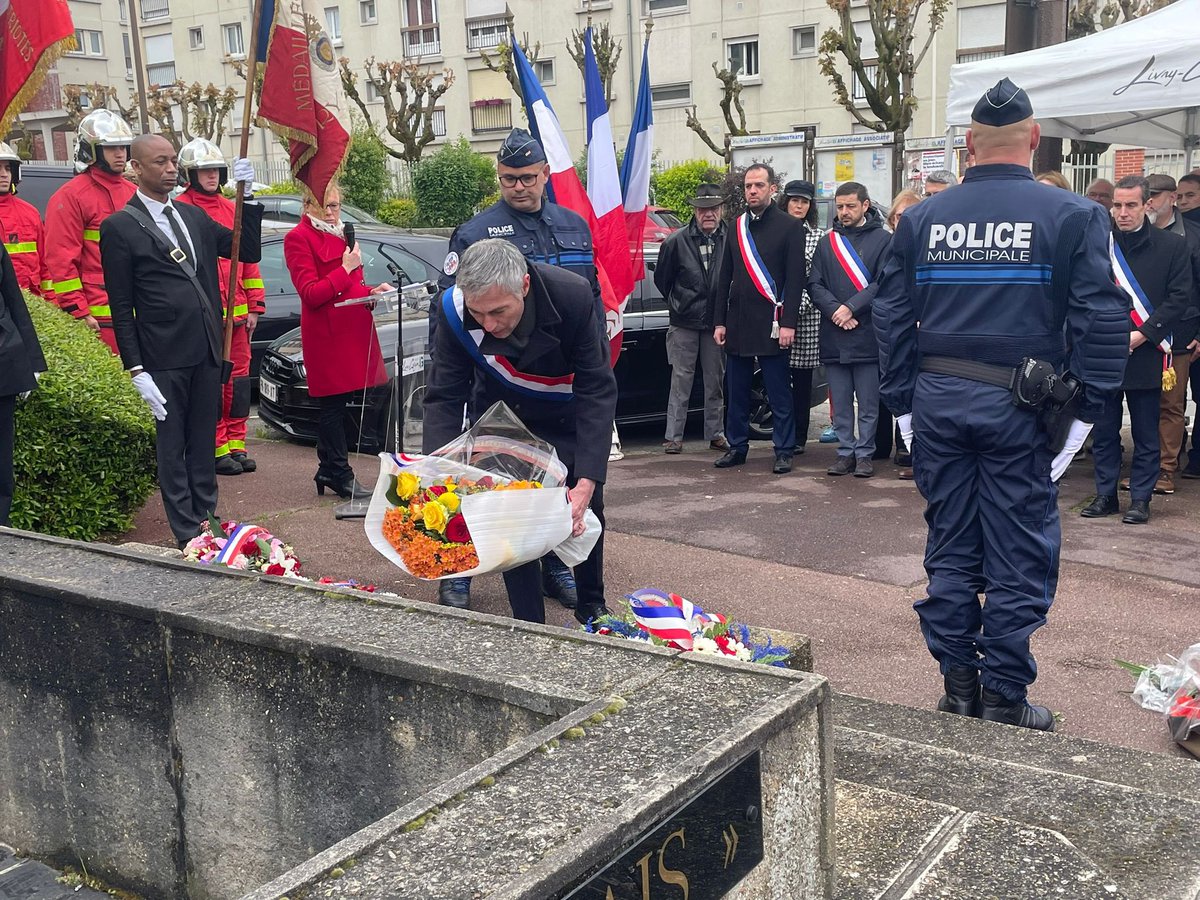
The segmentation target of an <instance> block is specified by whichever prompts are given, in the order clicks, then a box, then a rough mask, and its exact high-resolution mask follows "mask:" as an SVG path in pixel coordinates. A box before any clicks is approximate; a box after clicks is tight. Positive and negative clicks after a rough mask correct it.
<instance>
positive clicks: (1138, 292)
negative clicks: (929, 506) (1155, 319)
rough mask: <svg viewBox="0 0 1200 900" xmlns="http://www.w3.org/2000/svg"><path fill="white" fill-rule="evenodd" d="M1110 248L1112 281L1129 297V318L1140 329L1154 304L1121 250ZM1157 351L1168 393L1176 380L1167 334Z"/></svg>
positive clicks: (1164, 387)
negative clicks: (1159, 353) (1161, 361)
mask: <svg viewBox="0 0 1200 900" xmlns="http://www.w3.org/2000/svg"><path fill="white" fill-rule="evenodd" d="M1110 247H1111V250H1112V264H1113V279H1114V280H1115V281H1116V283H1117V287H1119V288H1120V289H1121V290H1123V291H1124V292H1125V294H1126V295H1127V296H1128V297H1129V306H1130V308H1129V317H1130V318H1131V319H1133V325H1134V327H1135V328H1141V327H1142V326H1143V325H1145V324H1146V322H1148V321H1149V320H1150V317H1151V316H1152V315H1154V304H1153V303H1151V302H1150V298H1149V297H1147V296H1146V292H1145V291H1143V290H1142V286H1141V285H1140V284H1138V280H1137V278H1135V277H1134V274H1133V270H1132V269H1130V268H1129V263H1128V262H1126V261H1125V254H1123V253H1122V252H1121V248H1120V247H1118V246H1117V245H1116V244H1115V243H1111V244H1110ZM1158 349H1159V350H1161V351H1162V355H1163V374H1162V389H1163V390H1164V391H1169V390H1172V389H1173V388H1174V387H1175V380H1176V379H1175V368H1174V359H1173V356H1172V353H1171V335H1169V334H1168V335H1167V336H1166V337H1165V338H1163V339H1162V340H1161V341H1159V342H1158Z"/></svg>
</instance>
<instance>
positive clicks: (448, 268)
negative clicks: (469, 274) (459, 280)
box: [442, 250, 458, 275]
mask: <svg viewBox="0 0 1200 900" xmlns="http://www.w3.org/2000/svg"><path fill="white" fill-rule="evenodd" d="M442 271H443V272H445V273H446V274H447V275H453V274H454V273H455V272H457V271H458V254H457V253H455V252H454V251H453V250H451V251H450V252H449V253H447V254H446V261H445V262H444V263H442Z"/></svg>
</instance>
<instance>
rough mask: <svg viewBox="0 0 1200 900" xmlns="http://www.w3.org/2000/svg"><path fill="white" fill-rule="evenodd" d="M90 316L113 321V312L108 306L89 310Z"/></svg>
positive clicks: (94, 307)
mask: <svg viewBox="0 0 1200 900" xmlns="http://www.w3.org/2000/svg"><path fill="white" fill-rule="evenodd" d="M88 315H91V316H105V317H107V318H110V319H111V318H112V310H111V309H109V308H108V307H107V306H93V307H91V308H90V309H89V310H88Z"/></svg>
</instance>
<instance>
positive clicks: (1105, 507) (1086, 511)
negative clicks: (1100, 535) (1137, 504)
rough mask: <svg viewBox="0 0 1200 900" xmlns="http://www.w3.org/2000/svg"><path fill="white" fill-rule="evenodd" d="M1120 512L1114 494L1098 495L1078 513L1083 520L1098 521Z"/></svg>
mask: <svg viewBox="0 0 1200 900" xmlns="http://www.w3.org/2000/svg"><path fill="white" fill-rule="evenodd" d="M1120 511H1121V504H1119V503H1118V502H1117V495H1116V494H1099V495H1097V496H1096V499H1094V500H1093V501H1092V502H1091V503H1089V504H1088V505H1087V506H1085V507H1084V508H1083V509H1081V510H1080V511H1079V514H1080V515H1081V516H1083V517H1084V518H1085V519H1099V518H1102V517H1104V516H1115V515H1116V514H1117V513H1119V512H1120Z"/></svg>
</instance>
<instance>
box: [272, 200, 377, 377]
mask: <svg viewBox="0 0 1200 900" xmlns="http://www.w3.org/2000/svg"><path fill="white" fill-rule="evenodd" d="M345 249H346V242H345V241H343V240H342V239H341V238H339V237H337V236H335V235H332V234H326V233H325V232H323V231H317V229H316V228H314V227H313V226H312V223H311V222H309V220H308V216H303V217H301V219H300V224H299V225H297V226H296V227H295V228H293V229H292V230H291V231H289V232H288V234H287V237H285V238H284V239H283V258H284V260H285V261H286V262H287V267H288V272H289V273H290V274H291V276H292V283H293V284H294V285H295V286H296V290H297V291H299V293H300V343H301V345H302V346H303V348H304V368H305V369H306V370H307V371H308V393H309V394H310V395H311V396H313V397H328V396H331V395H333V394H346V393H349V392H350V391H358V390H362V389H363V388H364V387H373V386H374V385H377V384H383V383H384V382H385V381H387V372H386V371H385V370H384V368H383V354H382V353H381V352H380V349H379V339H378V338H377V337H376V336H375V320H374V318H373V317H372V315H371V311H370V310H369V309H367V307H366V306H342V307H337V306H334V304H335V303H339V302H341V301H342V300H353V299H355V298H357V297H365V296H367V294H369V293H370V290H371V289H370V287H369V286H368V285H367V284H366V283H364V282H363V272H362V269H355V270H354V272H352V273H350V274H347V273H346V270H345V269H343V268H342V253H343V252H344V251H345Z"/></svg>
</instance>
